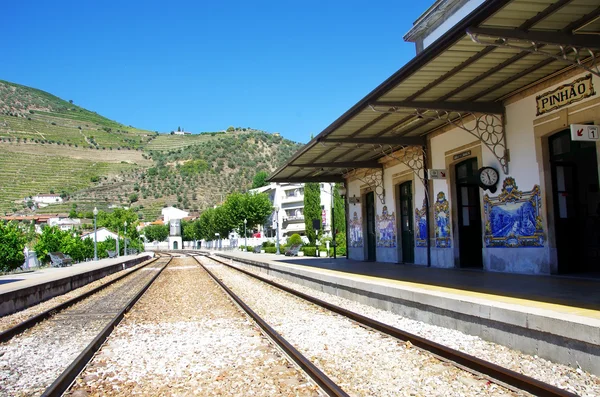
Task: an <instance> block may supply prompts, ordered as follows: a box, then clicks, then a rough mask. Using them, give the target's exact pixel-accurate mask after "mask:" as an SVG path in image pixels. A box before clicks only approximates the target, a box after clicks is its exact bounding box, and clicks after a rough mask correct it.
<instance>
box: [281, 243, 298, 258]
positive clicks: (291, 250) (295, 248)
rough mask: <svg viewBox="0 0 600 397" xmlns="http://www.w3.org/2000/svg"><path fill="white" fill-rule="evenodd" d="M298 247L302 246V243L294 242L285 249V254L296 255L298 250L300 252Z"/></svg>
mask: <svg viewBox="0 0 600 397" xmlns="http://www.w3.org/2000/svg"><path fill="white" fill-rule="evenodd" d="M300 248H302V244H294V245H292V246H291V247H289V248H288V249H287V250H285V256H298V252H300Z"/></svg>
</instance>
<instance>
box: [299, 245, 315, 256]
mask: <svg viewBox="0 0 600 397" xmlns="http://www.w3.org/2000/svg"><path fill="white" fill-rule="evenodd" d="M301 250H302V252H304V255H305V256H317V247H302V248H301Z"/></svg>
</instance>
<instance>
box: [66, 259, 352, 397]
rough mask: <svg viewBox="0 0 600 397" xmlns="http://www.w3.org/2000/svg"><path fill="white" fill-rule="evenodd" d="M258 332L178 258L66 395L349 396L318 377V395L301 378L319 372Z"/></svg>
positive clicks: (272, 336)
mask: <svg viewBox="0 0 600 397" xmlns="http://www.w3.org/2000/svg"><path fill="white" fill-rule="evenodd" d="M225 292H227V293H225ZM228 295H229V296H228ZM240 309H243V310H240ZM243 312H246V313H247V314H248V313H249V314H252V318H251V319H250V318H248V316H247V315H244V314H243ZM257 324H258V325H257ZM261 328H262V329H263V330H264V329H267V330H268V329H270V327H269V326H268V325H266V323H265V322H264V321H262V320H261V319H260V318H258V317H257V316H256V315H255V313H253V312H252V311H251V309H249V307H248V306H246V305H245V304H244V302H242V301H241V300H240V299H239V298H237V297H236V296H235V294H233V293H232V292H231V290H229V289H228V288H227V287H226V286H225V285H223V284H222V283H220V282H219V280H218V279H216V278H215V277H214V276H213V275H212V274H211V272H210V271H208V270H207V269H206V268H204V267H203V266H201V264H199V262H197V261H196V260H194V259H193V258H185V257H183V258H182V257H180V258H177V259H175V260H174V261H173V262H172V263H171V265H170V266H169V267H168V268H167V269H166V270H165V272H163V274H162V275H161V278H160V279H159V281H158V282H157V283H156V284H155V285H154V286H153V287H152V289H150V290H149V291H148V292H147V294H146V295H145V296H144V297H143V299H142V300H140V302H139V303H138V305H136V307H135V310H133V311H132V312H131V313H130V314H129V315H128V316H127V318H126V319H125V320H124V321H123V322H122V323H121V324H120V325H119V327H118V328H117V329H116V330H115V332H114V333H113V334H112V335H111V337H110V338H109V339H108V340H107V341H106V343H105V344H104V345H103V346H102V348H101V349H100V350H99V351H98V352H97V354H96V355H95V357H94V358H93V359H92V360H91V361H90V362H89V364H88V366H87V367H86V368H85V370H84V371H82V372H81V374H80V375H79V376H78V377H77V379H76V380H75V382H74V383H73V386H72V387H71V389H70V390H69V391H68V392H67V394H68V395H79V394H82V395H86V396H90V397H95V396H129V395H199V396H205V395H235V396H246V395H254V396H273V395H296V396H310V397H314V396H325V395H330V396H347V394H346V393H344V392H343V391H342V390H340V389H339V388H337V389H336V387H337V386H336V385H335V383H333V382H332V381H331V380H329V379H327V377H326V376H324V375H323V374H322V373H321V374H319V375H318V376H317V379H318V382H319V385H321V389H320V390H319V386H318V385H317V383H316V382H313V381H311V378H310V377H309V376H307V374H306V373H307V372H310V373H314V372H315V371H316V372H317V373H318V372H319V371H318V369H316V367H314V366H313V365H312V363H310V361H309V360H307V359H306V358H302V360H301V361H300V362H298V361H296V363H297V364H296V365H294V363H293V362H292V360H290V358H289V356H288V357H286V355H285V354H282V352H281V349H280V348H278V347H277V346H278V345H279V346H281V345H282V344H283V345H285V346H286V350H287V349H288V348H289V347H291V345H289V343H287V342H285V340H283V338H281V337H280V336H278V335H277V334H276V333H273V332H269V333H268V334H266V335H265V332H264V331H261ZM273 341H276V342H277V343H273ZM291 349H293V348H291ZM298 356H299V354H298V353H297V352H296V353H295V354H294V357H298ZM324 390H327V393H325V392H324Z"/></svg>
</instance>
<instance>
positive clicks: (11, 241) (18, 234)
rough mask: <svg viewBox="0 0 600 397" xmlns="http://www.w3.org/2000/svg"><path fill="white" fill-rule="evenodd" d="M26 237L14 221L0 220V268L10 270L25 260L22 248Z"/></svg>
mask: <svg viewBox="0 0 600 397" xmlns="http://www.w3.org/2000/svg"><path fill="white" fill-rule="evenodd" d="M25 242H26V237H25V233H23V232H22V231H21V230H20V229H19V227H18V226H17V225H16V224H14V223H12V222H11V223H6V224H5V223H4V222H2V221H0V269H2V271H5V272H6V271H10V270H14V269H16V268H18V267H19V266H21V265H22V264H23V262H24V261H25V255H23V248H25Z"/></svg>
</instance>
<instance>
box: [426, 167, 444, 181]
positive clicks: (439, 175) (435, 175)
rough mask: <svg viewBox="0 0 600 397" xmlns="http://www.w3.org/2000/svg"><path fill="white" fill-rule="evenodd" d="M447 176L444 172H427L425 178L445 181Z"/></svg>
mask: <svg viewBox="0 0 600 397" xmlns="http://www.w3.org/2000/svg"><path fill="white" fill-rule="evenodd" d="M447 175H448V172H447V171H446V170H436V169H430V170H427V176H428V177H429V179H446V176H447Z"/></svg>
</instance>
